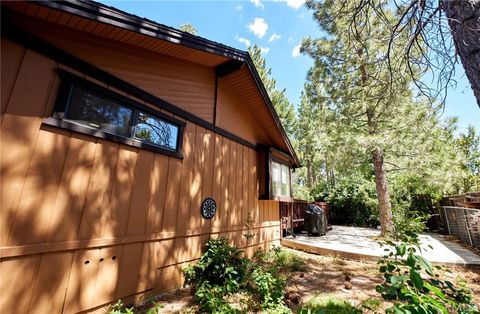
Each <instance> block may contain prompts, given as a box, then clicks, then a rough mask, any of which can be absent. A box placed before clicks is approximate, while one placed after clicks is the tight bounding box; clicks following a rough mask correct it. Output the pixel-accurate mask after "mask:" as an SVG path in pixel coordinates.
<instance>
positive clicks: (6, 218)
mask: <svg viewBox="0 0 480 314" xmlns="http://www.w3.org/2000/svg"><path fill="white" fill-rule="evenodd" d="M92 49H93V48H92ZM92 49H90V51H91V50H92ZM4 51H5V53H4ZM96 52H98V53H99V54H100V55H101V54H102V51H101V50H98V51H97V50H96ZM114 56H115V58H122V57H121V56H120V55H119V54H113V53H112V54H111V55H110V58H113V57H114ZM95 60H97V62H100V61H101V62H106V63H107V64H111V65H112V66H113V64H114V63H115V62H113V61H108V60H106V58H105V56H103V57H102V56H98V59H96V58H95ZM93 61H94V60H93ZM130 61H132V62H133V61H135V59H134V58H132V59H131V60H130ZM108 62H110V63H108ZM138 62H140V61H138V60H137V63H135V65H138V66H142V65H141V64H139V63H138ZM4 64H5V65H6V66H3V65H4ZM119 64H123V63H122V62H119ZM123 66H124V70H123V71H125V73H124V75H125V76H128V75H131V78H134V77H139V76H141V75H145V76H144V77H142V78H140V79H139V80H137V81H136V82H138V83H139V84H140V85H141V87H142V88H147V87H148V86H151V88H154V85H155V84H153V83H150V84H151V85H145V84H147V81H149V80H150V79H154V80H155V82H156V83H158V84H160V83H159V82H161V81H162V79H161V77H162V75H167V73H166V72H158V73H157V74H156V75H157V76H158V77H159V78H158V79H157V76H155V75H154V73H153V72H151V70H148V69H147V67H146V66H145V65H143V67H140V68H139V69H137V68H136V67H133V68H134V69H135V74H128V73H127V72H128V71H126V69H127V68H130V66H128V67H127V65H126V64H123ZM58 67H63V68H65V66H62V65H59V64H57V63H55V62H54V61H52V60H51V59H48V58H46V57H44V56H41V55H39V54H37V53H35V52H33V51H31V50H28V49H24V48H23V47H21V46H18V45H16V44H14V43H12V42H10V41H8V40H4V39H3V38H2V73H1V74H2V116H1V119H2V124H1V143H0V145H1V147H0V148H1V168H0V171H1V172H0V178H1V216H0V259H1V262H0V274H1V276H2V280H0V295H2V297H1V298H0V313H8V312H12V311H15V312H18V313H27V312H30V313H59V312H65V313H74V312H78V311H84V310H91V309H95V308H98V307H101V306H105V305H106V304H108V303H110V302H113V301H115V300H117V299H118V298H124V299H125V302H131V301H135V300H139V298H140V297H144V296H147V295H151V294H154V293H158V292H160V291H165V290H171V289H173V288H175V287H176V286H177V285H178V284H181V282H182V276H181V269H182V268H183V267H185V266H186V265H188V263H191V262H192V261H194V260H195V259H197V258H199V256H200V254H201V249H202V247H203V245H204V243H205V242H206V241H207V240H208V239H209V238H210V237H216V236H225V237H227V238H229V239H230V240H231V241H232V244H235V245H237V246H240V247H244V248H246V253H247V254H249V255H251V254H253V252H254V251H255V250H256V249H257V248H259V247H263V248H266V247H268V246H269V245H270V243H272V241H277V240H279V238H280V224H279V207H278V202H275V201H259V200H258V193H259V192H258V189H259V185H258V177H257V152H256V151H255V150H252V149H251V148H249V147H246V146H243V145H241V144H239V143H237V142H234V141H232V140H230V139H228V138H226V137H223V136H221V135H219V134H215V133H212V132H211V131H209V130H206V129H205V128H203V127H201V126H199V125H196V124H194V123H192V122H190V121H185V122H186V128H185V133H184V138H183V141H184V157H185V158H184V159H183V160H181V159H178V158H175V157H169V156H166V155H162V154H157V153H153V152H151V151H147V150H142V149H138V148H134V147H129V146H125V145H123V144H118V143H114V142H109V141H106V140H102V139H97V138H94V137H90V136H86V135H82V134H78V133H72V132H70V131H66V130H62V129H58V128H53V127H49V126H45V125H42V120H43V118H44V117H48V116H50V115H51V114H52V112H53V105H54V102H55V100H56V98H57V92H58V88H59V83H60V82H59V78H58V76H57V74H56V71H55V70H56V69H57V68H58ZM117 70H118V69H117ZM142 71H145V72H142ZM149 71H150V72H149ZM184 71H185V73H184V74H185V75H186V73H187V72H186V71H187V69H184ZM192 71H193V72H195V69H192ZM118 73H123V72H121V71H120V70H118ZM141 73H149V74H141ZM198 73H204V71H203V69H201V70H199V71H198ZM205 73H207V72H205ZM77 74H79V75H82V74H81V73H77ZM172 75H173V74H172ZM202 75H203V74H202ZM206 75H207V77H208V78H210V75H211V74H206ZM84 77H85V76H84ZM85 78H87V77H85ZM87 79H88V78H87ZM178 79H180V78H177V79H176V80H178ZM176 80H172V82H175V81H176ZM96 83H97V84H98V83H99V82H96ZM211 83H212V84H213V80H212V81H211ZM209 84H210V81H209V80H208V82H207V83H206V84H205V85H203V87H201V88H200V87H198V88H199V90H200V89H201V90H203V89H205V91H203V92H204V93H205V95H207V94H208V95H210V96H209V97H211V99H210V100H209V101H212V102H213V94H212V92H213V85H212V86H210V85H209ZM179 85H181V84H179ZM103 86H104V87H108V86H107V85H105V84H103ZM170 86H171V87H172V88H173V85H170ZM180 87H182V90H183V93H184V94H188V93H190V92H191V90H189V89H187V90H185V87H183V85H182V86H180ZM210 87H211V89H210ZM164 88H165V86H164V85H162V86H161V87H159V89H158V90H157V91H156V93H158V94H160V93H163V92H164V90H163V89H164ZM175 88H178V86H177V87H175ZM165 92H166V93H167V94H168V92H167V91H165ZM192 92H194V91H192ZM175 93H176V92H175ZM159 97H162V95H159ZM205 97H207V96H205ZM192 99H193V98H192ZM205 99H206V98H205ZM174 103H175V102H174ZM146 105H148V104H146ZM208 196H213V197H214V198H215V200H216V201H217V205H218V212H217V215H216V216H215V217H214V218H213V219H212V220H205V219H203V218H202V217H201V215H200V209H199V208H200V204H201V202H202V200H203V199H204V198H205V197H208ZM247 215H250V216H251V217H252V219H253V220H254V224H253V226H252V227H251V228H250V230H251V232H253V233H255V234H256V236H255V237H254V238H253V239H252V240H248V241H247V239H246V237H244V236H243V234H244V233H245V232H246V227H245V220H246V217H247ZM19 278H21V280H19Z"/></svg>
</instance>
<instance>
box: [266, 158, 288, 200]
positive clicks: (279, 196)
mask: <svg viewBox="0 0 480 314" xmlns="http://www.w3.org/2000/svg"><path fill="white" fill-rule="evenodd" d="M274 162H275V163H277V164H279V165H280V169H279V171H280V190H281V185H282V179H281V178H282V166H285V167H287V168H288V182H287V186H288V195H287V196H283V195H275V191H274V189H273V163H274ZM269 163H270V189H271V192H270V195H271V199H274V200H280V201H282V200H285V201H287V200H290V199H291V198H292V167H291V166H290V165H289V164H288V163H287V162H285V161H283V160H281V159H279V158H276V157H275V156H271V158H270V162H269Z"/></svg>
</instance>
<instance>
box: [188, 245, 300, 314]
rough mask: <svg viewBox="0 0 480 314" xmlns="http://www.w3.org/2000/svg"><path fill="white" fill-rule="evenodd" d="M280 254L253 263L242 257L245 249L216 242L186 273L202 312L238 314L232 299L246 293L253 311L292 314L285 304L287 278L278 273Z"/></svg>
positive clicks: (268, 255)
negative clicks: (284, 292) (230, 298)
mask: <svg viewBox="0 0 480 314" xmlns="http://www.w3.org/2000/svg"><path fill="white" fill-rule="evenodd" d="M276 252H278V254H280V252H281V251H280V250H278V249H277V250H276ZM276 255H277V253H271V252H267V253H265V252H260V253H258V255H257V258H256V260H255V261H250V260H248V259H246V258H243V257H241V250H239V249H237V248H235V247H232V246H229V245H228V242H227V240H226V239H224V238H219V239H212V240H210V241H208V243H207V245H206V251H205V253H203V254H202V256H201V258H200V260H199V261H198V263H197V264H195V265H192V266H189V267H187V268H186V269H184V271H183V272H184V276H185V279H186V282H187V283H189V284H191V285H192V288H193V290H194V291H195V298H196V300H197V302H198V304H199V305H200V307H201V311H202V312H207V313H237V312H239V311H240V310H239V309H237V308H235V307H234V306H232V304H230V303H229V300H228V299H229V297H234V296H235V295H239V294H242V293H246V294H248V295H249V296H250V298H251V300H252V306H251V307H252V309H251V310H252V311H258V310H262V311H263V312H269V313H290V309H288V308H287V307H286V305H285V303H284V302H283V290H284V288H285V279H284V278H282V277H281V276H280V275H279V274H278V272H277V267H278V266H276V264H275V261H277V260H278V258H275V256H276ZM282 256H283V255H282ZM281 259H282V260H283V262H284V263H287V262H286V261H287V260H294V259H295V258H293V257H289V255H288V256H287V255H286V257H282V258H281ZM292 263H293V264H295V263H297V264H298V263H299V262H298V261H295V262H292ZM295 267H296V266H295Z"/></svg>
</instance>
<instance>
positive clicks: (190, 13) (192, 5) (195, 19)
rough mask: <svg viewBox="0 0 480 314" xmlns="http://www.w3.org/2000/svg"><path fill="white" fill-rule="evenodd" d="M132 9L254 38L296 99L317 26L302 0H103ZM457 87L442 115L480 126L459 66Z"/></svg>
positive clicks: (235, 37) (246, 41) (213, 33)
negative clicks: (305, 42)
mask: <svg viewBox="0 0 480 314" xmlns="http://www.w3.org/2000/svg"><path fill="white" fill-rule="evenodd" d="M101 2H103V3H105V4H107V5H111V6H114V7H116V8H118V9H121V10H124V11H126V12H129V13H133V14H135V15H138V16H141V17H146V18H148V19H151V20H154V21H156V22H158V23H161V24H165V25H168V26H172V27H175V28H178V27H179V25H181V24H185V23H190V24H192V25H193V26H195V28H196V29H197V30H198V35H199V36H201V37H204V38H207V39H210V40H213V41H217V42H220V43H223V44H225V45H228V46H231V47H235V48H238V49H242V50H246V49H247V45H254V44H257V45H258V46H260V47H262V48H263V49H264V57H265V59H266V62H267V66H268V67H270V68H272V74H273V77H274V78H275V79H276V80H277V86H278V87H279V88H285V89H286V93H287V96H288V98H289V99H290V101H291V102H292V103H294V104H295V105H297V104H298V103H299V100H300V93H301V91H302V89H303V84H304V82H305V77H306V73H307V71H308V69H309V68H310V66H311V65H312V60H311V59H310V58H309V57H308V56H304V55H300V54H298V53H297V52H298V51H297V49H298V48H296V47H298V45H299V44H300V42H301V40H302V38H304V37H307V36H311V37H314V38H316V37H318V36H319V35H320V31H319V29H318V27H317V25H316V24H315V22H314V21H313V19H312V14H311V12H310V11H309V10H307V9H306V8H305V7H304V6H302V3H303V1H302V0H275V1H262V0H251V1H226V0H224V1H101ZM455 79H456V80H457V87H456V88H455V89H453V88H452V89H450V90H449V92H448V97H447V101H446V106H445V110H444V117H450V116H457V117H459V129H460V130H464V129H465V128H466V127H467V126H468V125H469V124H473V125H475V126H476V127H477V129H479V130H480V109H479V107H478V105H477V104H476V101H475V98H474V96H473V92H472V90H471V88H470V84H469V82H468V80H467V78H466V77H465V74H464V71H463V68H462V67H461V66H458V67H457V71H456V76H455Z"/></svg>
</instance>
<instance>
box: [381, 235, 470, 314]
mask: <svg viewBox="0 0 480 314" xmlns="http://www.w3.org/2000/svg"><path fill="white" fill-rule="evenodd" d="M382 245H383V246H389V247H390V248H386V249H385V250H386V251H387V252H389V253H388V254H387V255H385V256H384V258H383V259H382V260H380V261H379V265H380V268H379V270H380V272H381V273H382V274H383V277H384V279H385V282H384V283H383V284H381V285H378V286H377V287H376V291H377V292H379V293H380V294H381V295H382V297H383V298H384V299H385V300H388V301H393V302H394V305H393V307H391V308H389V309H387V313H398V314H400V313H405V314H406V313H421V314H430V313H432V314H433V313H442V314H447V313H452V312H455V313H478V308H477V306H476V305H474V304H473V303H472V294H471V291H470V290H469V289H468V287H467V286H466V285H465V284H464V283H460V284H458V285H457V286H456V285H455V284H454V283H452V282H451V281H448V280H442V279H441V278H440V275H439V274H438V270H440V269H442V268H441V267H439V266H432V264H431V263H430V262H429V261H428V260H426V259H425V258H424V257H422V256H421V255H420V254H418V253H419V252H421V247H420V241H419V239H418V236H417V235H416V234H415V233H413V232H406V233H405V234H404V236H403V238H402V242H398V243H395V242H392V241H385V242H383V243H382ZM391 248H393V250H392V249H391ZM444 270H445V271H448V269H444Z"/></svg>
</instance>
